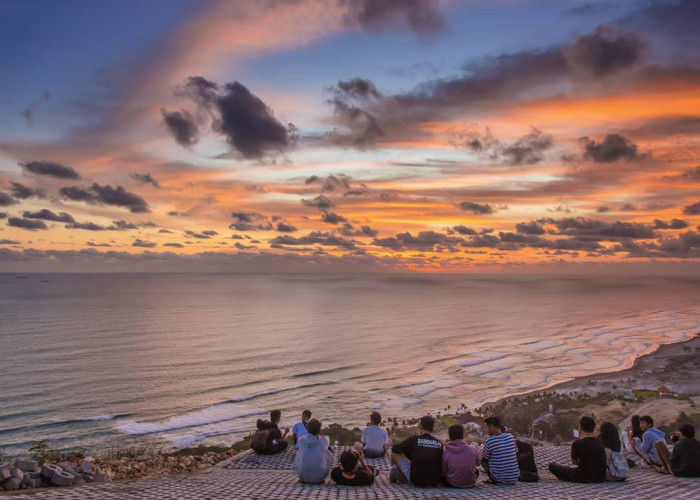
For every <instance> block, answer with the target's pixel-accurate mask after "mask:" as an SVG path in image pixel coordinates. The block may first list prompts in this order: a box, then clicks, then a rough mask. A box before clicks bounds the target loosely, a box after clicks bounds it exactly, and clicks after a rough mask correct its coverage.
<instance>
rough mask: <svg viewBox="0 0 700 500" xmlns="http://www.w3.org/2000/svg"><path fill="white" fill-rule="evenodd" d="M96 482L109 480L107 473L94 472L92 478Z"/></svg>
mask: <svg viewBox="0 0 700 500" xmlns="http://www.w3.org/2000/svg"><path fill="white" fill-rule="evenodd" d="M92 479H93V480H94V481H95V482H96V483H106V482H109V478H108V477H107V474H104V473H99V474H95V475H94V476H93V478H92Z"/></svg>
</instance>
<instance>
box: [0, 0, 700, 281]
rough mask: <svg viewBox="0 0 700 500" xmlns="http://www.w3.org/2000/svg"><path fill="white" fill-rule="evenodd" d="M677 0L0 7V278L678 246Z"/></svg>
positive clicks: (683, 102)
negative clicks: (5, 273) (3, 275)
mask: <svg viewBox="0 0 700 500" xmlns="http://www.w3.org/2000/svg"><path fill="white" fill-rule="evenodd" d="M699 25H700V2H698V1H694V0H664V1H662V0H658V1H646V0H645V1H634V0H615V1H611V0H597V1H573V0H572V1H564V0H559V1H554V0H552V1H545V0H540V1H535V0H490V1H487V0H461V1H460V0H442V1H437V0H274V1H273V0H269V1H265V0H237V1H225V0H209V1H199V0H197V1H196V0H149V1H148V2H143V1H135V0H121V1H119V2H94V1H88V0H66V1H61V2H52V1H39V0H28V1H20V0H9V1H8V0H6V1H2V2H0V33H1V34H2V36H1V38H2V41H3V43H2V44H0V68H2V76H1V77H0V95H2V98H0V271H13V272H14V271H23V272H29V271H32V270H40V271H80V270H86V271H87V270H89V271H100V270H101V271H110V270H133V271H187V270H203V271H236V272H239V271H253V272H265V271H275V272H277V271H302V272H307V271H314V270H332V271H362V272H365V271H366V272H373V271H424V272H462V271H488V272H498V271H500V270H511V269H518V270H533V271H534V270H536V271H546V270H552V269H582V270H587V269H597V268H601V266H602V267H603V268H605V269H608V268H613V267H619V268H625V266H629V265H632V266H633V267H634V266H636V267H634V268H635V269H651V268H654V267H655V266H660V268H662V267H664V266H676V267H677V268H681V269H689V270H690V269H698V263H700V227H699V225H700V30H699V29H698V26H699Z"/></svg>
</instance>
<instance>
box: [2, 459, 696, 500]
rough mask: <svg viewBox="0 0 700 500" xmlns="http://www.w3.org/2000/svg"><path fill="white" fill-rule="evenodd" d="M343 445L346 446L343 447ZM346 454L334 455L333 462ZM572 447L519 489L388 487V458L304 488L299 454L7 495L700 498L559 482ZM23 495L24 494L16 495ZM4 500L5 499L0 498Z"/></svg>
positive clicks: (657, 482) (689, 488)
mask: <svg viewBox="0 0 700 500" xmlns="http://www.w3.org/2000/svg"><path fill="white" fill-rule="evenodd" d="M341 448H342V447H341ZM340 451H342V449H340V450H339V449H335V450H334V452H333V460H334V462H333V463H334V464H335V463H337V459H338V456H339V454H340ZM569 451H570V448H569V447H565V446H559V447H557V446H543V447H536V448H535V459H536V462H537V466H538V468H539V469H540V481H539V482H537V483H518V484H517V485H515V486H493V485H486V484H482V481H483V476H482V478H480V479H479V482H478V486H477V487H476V488H472V489H470V490H454V489H449V488H416V487H413V486H407V485H399V484H391V483H390V481H389V474H388V471H389V467H390V465H389V461H388V459H387V458H383V459H372V460H368V463H369V464H371V465H374V466H375V467H377V468H379V470H380V471H381V474H380V476H379V477H378V478H377V481H376V482H375V484H374V485H373V486H369V487H349V486H336V485H335V484H334V483H332V482H331V481H330V479H328V480H326V484H323V485H313V486H312V485H303V484H300V483H299V482H298V481H297V478H296V475H295V473H294V452H293V451H292V450H287V451H286V452H284V453H282V454H280V455H275V456H259V455H254V454H250V453H249V452H244V453H241V454H239V455H236V456H235V457H233V458H232V459H231V460H228V461H226V462H222V463H221V464H219V465H217V466H216V467H212V468H211V469H207V470H205V471H202V472H200V473H195V474H183V475H179V476H178V475H176V476H159V477H153V478H145V479H138V480H134V481H119V482H113V483H106V484H99V485H88V486H81V487H78V488H62V489H57V488H52V489H46V490H35V492H32V493H30V492H22V494H19V495H17V494H12V495H11V496H10V494H7V493H5V495H8V496H10V497H11V498H14V499H34V500H38V499H50V500H83V499H84V500H93V499H94V500H102V499H105V500H116V499H122V498H124V499H134V500H136V499H138V500H160V499H173V500H175V499H177V500H208V499H211V500H214V499H242V498H259V499H280V500H282V499H285V500H286V499H306V498H311V499H343V500H352V499H383V498H387V499H423V498H430V499H448V498H472V497H478V498H484V499H498V500H509V499H516V498H518V499H520V498H527V499H528V500H534V499H543V500H544V499H547V500H549V499H559V498H572V499H574V498H575V499H581V498H586V499H591V500H596V499H600V500H609V499H610V498H635V499H669V498H670V499H673V500H682V499H692V500H696V499H697V498H700V479H684V478H676V477H672V476H669V475H663V474H659V473H657V472H655V471H654V470H653V469H650V468H641V467H637V468H632V469H631V470H630V473H631V474H630V475H631V477H630V479H628V480H627V481H625V482H623V483H604V484H574V483H564V482H561V481H558V480H557V479H556V478H555V477H554V476H553V475H552V474H550V473H549V471H548V470H547V464H548V463H549V462H550V461H558V462H560V463H563V464H568V463H569ZM18 493H19V492H18ZM0 495H3V494H2V493H0Z"/></svg>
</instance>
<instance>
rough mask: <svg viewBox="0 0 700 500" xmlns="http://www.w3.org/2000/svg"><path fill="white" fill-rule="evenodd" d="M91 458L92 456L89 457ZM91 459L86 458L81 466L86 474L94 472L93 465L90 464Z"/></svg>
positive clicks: (81, 469)
mask: <svg viewBox="0 0 700 500" xmlns="http://www.w3.org/2000/svg"><path fill="white" fill-rule="evenodd" d="M88 458H90V457H88ZM90 462H91V461H88V460H87V459H85V460H84V461H83V464H82V465H81V466H80V471H81V472H82V473H84V474H92V465H91V464H90Z"/></svg>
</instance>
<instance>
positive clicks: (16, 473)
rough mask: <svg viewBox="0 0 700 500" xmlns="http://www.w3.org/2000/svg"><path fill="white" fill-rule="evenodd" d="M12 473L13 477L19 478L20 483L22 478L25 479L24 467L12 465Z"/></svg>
mask: <svg viewBox="0 0 700 500" xmlns="http://www.w3.org/2000/svg"><path fill="white" fill-rule="evenodd" d="M10 474H12V477H13V478H16V479H19V481H20V483H21V482H22V479H24V471H23V470H22V469H18V468H17V467H12V469H10Z"/></svg>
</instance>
